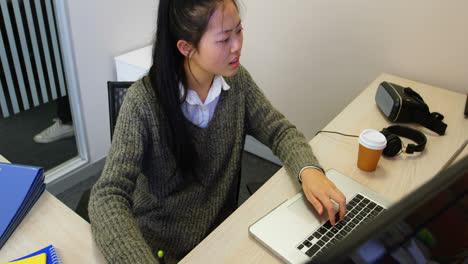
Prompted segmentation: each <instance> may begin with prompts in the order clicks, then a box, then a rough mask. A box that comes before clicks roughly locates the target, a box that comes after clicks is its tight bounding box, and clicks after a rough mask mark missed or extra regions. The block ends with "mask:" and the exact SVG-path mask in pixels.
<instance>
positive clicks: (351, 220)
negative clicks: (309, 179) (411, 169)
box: [249, 169, 392, 263]
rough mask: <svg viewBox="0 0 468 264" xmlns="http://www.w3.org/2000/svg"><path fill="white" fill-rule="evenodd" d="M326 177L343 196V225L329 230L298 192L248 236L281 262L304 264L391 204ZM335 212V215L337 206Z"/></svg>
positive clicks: (337, 176) (336, 176) (332, 174)
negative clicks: (344, 207)
mask: <svg viewBox="0 0 468 264" xmlns="http://www.w3.org/2000/svg"><path fill="white" fill-rule="evenodd" d="M326 175H327V177H328V178H329V179H330V180H331V181H332V182H333V183H334V184H335V185H336V187H337V188H338V189H339V190H340V191H341V192H342V193H343V194H344V195H345V196H346V201H347V205H346V209H347V213H346V216H345V219H343V221H339V222H337V223H336V225H335V227H333V226H332V225H331V224H330V221H329V220H328V219H329V217H328V214H327V212H326V210H325V211H324V213H323V215H319V214H318V213H317V212H316V210H315V209H314V207H313V206H312V205H311V204H310V202H309V201H308V200H307V198H306V196H305V195H304V193H303V192H300V193H298V194H297V195H295V196H294V197H292V198H290V199H288V200H287V201H285V202H284V203H282V204H281V205H280V206H278V207H277V208H275V209H274V210H273V211H271V212H269V213H268V214H267V215H266V216H264V217H263V218H261V219H260V220H259V221H257V222H256V223H254V224H253V225H251V226H250V227H249V233H250V234H251V235H252V236H253V237H254V238H255V239H257V240H258V241H259V242H260V243H261V244H263V245H264V246H265V247H267V248H268V249H270V250H271V251H273V252H274V253H275V254H276V255H277V256H279V257H280V258H281V259H282V260H283V261H285V262H287V263H304V262H306V261H308V260H310V259H311V258H313V257H314V256H316V255H318V254H319V253H320V252H322V251H323V250H325V249H327V248H329V247H331V246H333V245H334V244H335V243H336V242H337V241H338V240H340V239H342V238H344V237H345V236H347V235H348V234H349V233H350V232H352V231H353V230H354V229H356V228H357V227H358V226H360V225H363V224H365V223H366V222H367V221H369V220H370V219H372V218H375V217H376V216H378V215H379V214H381V213H382V212H384V211H385V210H386V208H388V207H389V206H390V205H391V204H392V203H391V202H390V201H389V200H387V199H386V198H385V197H383V196H382V195H379V194H377V193H375V192H374V191H372V190H371V189H369V188H367V187H366V186H364V185H362V184H360V183H358V182H356V181H354V180H352V179H351V178H349V177H347V176H345V175H343V174H342V173H340V172H338V171H336V170H333V169H332V170H328V171H327V172H326ZM335 211H336V212H338V205H337V204H335ZM337 214H338V213H337ZM335 219H339V218H338V217H336V218H335ZM344 223H346V225H344V226H343V224H344Z"/></svg>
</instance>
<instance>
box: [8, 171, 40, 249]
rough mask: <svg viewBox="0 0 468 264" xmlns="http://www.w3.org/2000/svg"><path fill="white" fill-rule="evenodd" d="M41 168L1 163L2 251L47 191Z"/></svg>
mask: <svg viewBox="0 0 468 264" xmlns="http://www.w3.org/2000/svg"><path fill="white" fill-rule="evenodd" d="M43 172H44V170H43V168H40V167H33V166H26V165H18V164H10V163H1V162H0V249H1V248H2V247H3V245H4V244H5V243H6V241H7V240H8V238H9V237H10V236H11V234H13V231H15V229H16V227H17V226H18V225H19V224H20V223H21V221H22V220H23V218H24V217H25V216H26V214H27V213H28V212H29V210H30V209H31V208H32V206H33V205H34V204H35V203H36V201H37V200H38V199H39V197H40V196H41V194H42V193H43V192H44V190H45V183H44V173H43Z"/></svg>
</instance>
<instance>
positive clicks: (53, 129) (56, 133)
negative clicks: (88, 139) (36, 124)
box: [33, 118, 75, 143]
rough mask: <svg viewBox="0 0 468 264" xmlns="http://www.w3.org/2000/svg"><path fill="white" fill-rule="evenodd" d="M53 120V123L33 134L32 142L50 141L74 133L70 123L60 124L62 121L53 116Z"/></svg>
mask: <svg viewBox="0 0 468 264" xmlns="http://www.w3.org/2000/svg"><path fill="white" fill-rule="evenodd" d="M53 120H54V122H55V123H54V124H53V125H51V126H50V127H48V128H46V129H44V130H42V132H41V133H39V134H37V135H35V136H34V138H33V139H34V142H36V143H50V142H54V141H57V140H59V139H62V138H66V137H71V136H73V135H74V134H75V131H74V129H73V126H72V125H65V124H62V121H60V119H58V118H54V119H53Z"/></svg>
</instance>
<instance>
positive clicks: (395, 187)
mask: <svg viewBox="0 0 468 264" xmlns="http://www.w3.org/2000/svg"><path fill="white" fill-rule="evenodd" d="M384 80H385V81H390V82H393V83H396V84H400V85H402V86H404V87H407V86H409V87H411V88H413V89H414V90H416V91H417V92H418V93H420V95H421V96H422V97H423V98H424V100H425V101H426V103H427V104H428V105H429V107H430V110H431V111H432V112H439V113H442V114H443V115H444V116H445V119H444V122H445V123H446V124H448V128H447V131H446V135H444V136H438V135H437V134H436V133H433V132H431V131H430V130H427V129H425V128H423V127H422V126H419V125H409V126H411V127H413V128H417V129H419V130H420V131H423V132H424V133H425V134H426V136H427V140H428V142H427V145H426V149H425V151H424V152H423V153H418V154H411V155H410V154H401V155H399V156H397V157H394V158H391V159H389V158H382V159H381V160H380V162H379V165H378V167H377V170H376V171H374V172H372V173H366V172H363V171H361V170H359V169H358V168H357V166H356V162H357V151H358V142H357V139H356V138H348V137H343V136H339V135H336V134H319V135H317V136H316V137H314V138H313V139H312V140H311V141H310V145H311V146H312V149H313V150H314V153H315V155H316V156H317V158H318V160H319V162H320V164H321V165H322V166H323V167H324V168H325V169H330V168H334V169H336V170H338V171H340V172H342V173H344V174H345V175H348V176H349V177H351V178H353V179H354V180H357V181H359V182H361V183H362V184H364V185H366V186H368V187H369V188H371V189H373V190H374V191H376V192H378V193H381V194H383V195H384V196H386V197H387V198H389V199H390V200H393V201H397V200H398V199H401V198H402V197H403V196H404V195H405V194H407V193H408V192H410V191H411V190H413V189H415V188H416V187H418V186H420V185H421V184H422V183H424V182H425V181H427V180H428V179H430V178H431V177H432V176H433V175H435V174H436V173H437V172H438V171H439V170H440V169H441V168H442V167H443V166H444V165H445V163H446V162H447V161H448V160H449V159H450V157H451V156H452V154H453V153H454V152H455V151H456V150H457V149H458V148H459V146H461V145H462V144H463V142H464V141H465V140H466V139H467V138H468V134H467V131H468V120H467V119H466V118H465V117H464V115H463V109H464V105H465V100H466V95H464V94H460V93H456V92H452V91H448V90H444V89H440V88H437V87H433V86H429V85H425V84H422V83H418V82H414V81H410V80H407V79H403V78H399V77H396V76H392V75H388V74H382V75H381V76H379V77H378V78H377V79H376V80H375V81H374V82H372V83H371V84H370V85H369V86H368V87H367V88H366V89H365V90H363V91H362V93H361V94H360V95H359V96H358V97H357V98H356V99H355V100H354V101H353V102H351V103H350V104H349V105H348V106H347V107H346V108H345V109H344V110H343V111H342V112H341V113H340V114H338V115H337V116H336V117H335V119H333V120H332V121H331V122H330V123H329V124H328V125H327V126H326V127H325V128H324V129H323V130H332V131H339V132H343V133H346V134H355V135H359V134H360V132H361V131H362V130H363V129H366V128H373V129H376V130H381V129H382V128H384V127H387V126H390V125H392V124H391V123H389V122H388V121H387V120H386V119H385V118H384V116H383V115H382V114H381V113H380V112H379V111H378V108H377V105H376V104H375V99H374V96H375V93H376V90H377V87H378V85H379V83H380V82H382V81H384ZM404 142H408V141H405V140H404ZM467 154H468V148H465V149H464V151H463V152H462V153H461V154H460V155H461V156H464V155H467ZM299 190H300V186H299V184H298V183H297V178H296V175H288V174H287V173H286V171H285V169H284V168H282V169H281V170H279V171H278V172H277V173H276V174H275V175H273V177H272V178H271V179H270V180H269V181H267V182H266V183H265V184H264V185H263V186H262V187H261V188H260V189H259V190H258V191H257V192H255V193H254V194H253V195H252V196H251V197H250V199H248V200H247V201H246V202H245V203H244V204H242V206H240V207H239V208H238V209H237V210H236V211H235V212H234V213H233V214H232V215H231V216H229V217H228V218H227V219H226V220H225V221H224V222H223V223H222V224H221V225H220V226H219V227H218V228H217V229H215V230H214V231H213V232H212V233H211V234H210V235H209V236H208V237H207V238H205V239H204V240H203V241H202V242H201V243H200V244H199V245H198V246H197V247H196V248H195V249H193V250H192V251H191V252H190V253H189V254H188V255H187V256H186V257H185V258H184V259H183V260H182V261H181V263H281V261H280V260H279V259H278V258H277V257H275V256H274V255H273V254H272V253H270V251H269V250H267V249H266V248H264V247H263V246H261V245H260V244H259V243H258V242H257V241H256V240H254V239H253V238H252V237H250V236H249V234H248V228H249V226H250V225H251V224H253V223H254V222H255V221H257V220H258V219H259V218H261V217H262V216H264V215H265V214H267V213H268V212H269V211H270V210H272V209H273V208H275V207H276V206H278V205H279V204H280V203H281V202H283V201H285V200H286V199H288V198H290V197H292V196H294V195H295V194H296V193H297V192H298V191H299ZM285 228H286V227H285Z"/></svg>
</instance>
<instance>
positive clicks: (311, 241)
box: [297, 194, 385, 257]
mask: <svg viewBox="0 0 468 264" xmlns="http://www.w3.org/2000/svg"><path fill="white" fill-rule="evenodd" d="M384 210H385V209H384V208H383V207H382V206H380V205H378V204H376V203H375V202H373V201H371V200H369V199H368V198H366V197H364V196H362V195H360V194H358V195H356V196H354V197H353V199H351V201H349V202H348V203H347V204H346V212H347V213H346V215H345V217H344V219H343V220H341V221H338V222H337V223H335V226H332V225H331V223H330V220H328V221H327V222H325V223H324V224H323V225H322V226H321V227H319V228H318V229H317V230H315V231H314V232H312V234H311V235H309V236H308V238H307V239H305V240H304V241H303V242H302V243H301V244H300V245H299V246H298V247H297V249H299V250H300V251H302V252H303V253H304V254H306V255H307V256H309V257H313V256H315V255H317V254H319V253H320V252H321V251H322V250H323V249H325V248H328V247H330V246H332V245H334V244H335V243H336V242H337V241H339V240H341V239H343V238H344V237H345V236H346V235H348V234H349V233H350V232H351V231H353V229H356V228H357V227H358V226H360V225H361V224H363V223H365V222H367V221H369V220H371V219H372V218H374V217H376V216H377V215H378V214H380V213H382V212H383V211H384ZM335 219H339V213H336V215H335Z"/></svg>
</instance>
